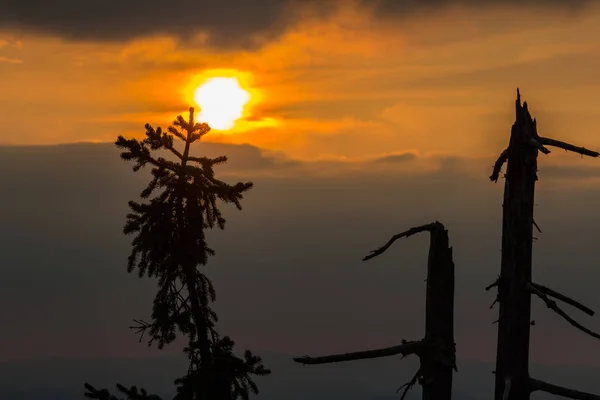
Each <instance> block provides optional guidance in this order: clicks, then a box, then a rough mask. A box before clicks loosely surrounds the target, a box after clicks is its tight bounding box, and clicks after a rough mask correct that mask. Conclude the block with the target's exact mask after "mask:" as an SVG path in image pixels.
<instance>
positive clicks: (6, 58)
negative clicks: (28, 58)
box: [0, 56, 23, 64]
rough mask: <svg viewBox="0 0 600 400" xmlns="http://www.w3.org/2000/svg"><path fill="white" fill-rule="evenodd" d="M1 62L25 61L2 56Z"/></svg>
mask: <svg viewBox="0 0 600 400" xmlns="http://www.w3.org/2000/svg"><path fill="white" fill-rule="evenodd" d="M0 63H7V64H21V63H23V60H19V59H18V58H8V57H2V56H0Z"/></svg>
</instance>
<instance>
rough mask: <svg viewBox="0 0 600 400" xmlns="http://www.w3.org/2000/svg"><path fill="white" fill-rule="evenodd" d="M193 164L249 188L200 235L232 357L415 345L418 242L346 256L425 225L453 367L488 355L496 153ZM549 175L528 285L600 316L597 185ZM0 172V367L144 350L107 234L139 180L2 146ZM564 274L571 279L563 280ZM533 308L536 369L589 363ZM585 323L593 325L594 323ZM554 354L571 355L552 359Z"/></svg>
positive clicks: (109, 164)
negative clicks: (375, 254)
mask: <svg viewBox="0 0 600 400" xmlns="http://www.w3.org/2000/svg"><path fill="white" fill-rule="evenodd" d="M193 151H194V153H195V154H206V155H209V156H214V155H222V154H226V155H228V156H229V158H230V161H229V163H227V164H225V165H222V166H219V167H218V169H217V172H218V174H219V176H221V177H223V179H225V180H227V181H229V182H235V181H237V180H238V179H240V180H244V181H245V180H247V179H249V180H252V181H253V182H255V187H254V188H253V189H252V190H251V191H250V192H248V194H247V195H245V196H244V197H245V198H244V201H243V206H244V209H243V210H242V211H241V212H237V211H235V208H234V207H223V213H224V215H225V217H226V218H227V220H228V226H227V228H226V230H225V231H224V232H211V233H210V234H209V241H210V243H211V246H212V247H213V248H214V249H215V250H216V252H217V255H216V257H215V258H214V259H211V261H210V263H209V264H208V266H207V267H206V268H207V269H206V272H207V274H209V276H210V277H211V278H212V279H213V280H214V283H215V285H216V288H217V291H218V294H219V297H218V301H217V303H216V308H217V311H218V312H219V315H220V317H221V318H220V320H221V321H220V325H219V328H220V329H221V330H222V332H223V333H227V334H231V335H232V336H233V337H234V338H235V339H236V342H238V344H239V345H240V347H242V348H243V347H245V346H249V347H251V348H253V349H257V350H260V349H272V350H276V351H284V352H288V353H292V354H306V353H315V354H316V353H323V352H326V351H327V352H329V351H331V352H338V351H340V352H343V351H348V350H351V349H356V348H357V347H361V346H366V347H369V348H370V347H379V346H382V347H383V346H386V345H390V344H393V343H395V342H396V341H397V340H398V337H399V336H400V337H407V338H413V337H416V338H418V337H421V336H422V334H423V320H422V318H423V311H424V307H425V304H424V292H423V290H424V286H423V285H424V283H423V279H424V277H425V269H424V267H425V265H426V259H427V246H428V242H429V241H428V238H427V236H426V235H421V236H418V237H415V238H411V239H407V241H403V242H398V244H397V247H394V248H393V249H390V251H389V253H388V254H385V255H384V256H382V257H380V258H379V259H377V260H373V262H372V263H371V264H365V263H362V262H361V261H360V260H361V258H362V257H363V256H364V255H365V254H367V253H368V252H369V250H371V249H373V248H375V247H377V246H379V245H381V244H383V243H385V241H387V240H388V239H389V237H390V236H391V235H393V234H395V233H398V232H399V231H402V230H404V229H407V228H410V227H411V226H415V225H418V224H419V225H420V224H423V223H427V222H431V221H434V220H440V221H442V222H443V223H444V224H446V226H447V227H448V228H449V231H450V240H451V242H452V246H453V248H454V255H455V263H456V280H457V291H456V341H457V346H458V347H460V349H461V357H463V358H466V359H468V358H476V359H482V358H486V357H487V358H488V359H491V357H492V356H493V353H494V349H495V347H494V343H495V342H494V340H495V339H494V338H495V325H492V324H491V321H493V320H494V319H495V318H496V317H495V314H494V313H492V312H490V310H489V309H488V306H489V304H490V303H491V301H492V300H493V298H492V297H493V295H491V294H489V293H487V292H485V291H483V290H482V288H483V287H485V286H486V285H487V284H489V283H490V282H491V281H493V279H494V278H495V277H496V274H497V272H498V268H499V261H500V248H499V245H500V237H499V235H500V230H501V212H502V206H501V205H502V184H492V183H490V182H489V179H488V178H487V177H488V175H489V164H491V163H492V162H493V157H490V159H486V160H476V159H475V160H470V159H466V158H464V157H450V156H449V155H439V154H438V155H419V154H416V153H415V156H414V158H413V159H412V160H405V161H398V160H396V161H397V162H390V163H387V164H388V165H387V166H386V165H381V166H380V167H378V168H375V166H374V164H373V163H372V162H371V161H373V160H374V159H376V157H369V158H364V159H362V160H355V159H348V158H346V159H341V158H338V159H333V158H330V159H323V160H320V161H313V162H307V161H304V162H295V161H293V160H290V159H289V158H288V157H285V155H284V154H281V153H273V152H270V151H265V150H262V149H258V148H256V147H253V146H248V145H244V146H241V145H229V144H213V143H205V144H202V146H198V147H197V148H195V149H194V150H193ZM387 156H392V154H388V155H387ZM385 157H386V155H381V156H380V157H379V158H385ZM407 157H408V158H410V156H407ZM448 160H451V162H448ZM572 161H573V164H579V161H580V159H579V158H578V157H576V156H573V157H572ZM547 162H548V161H547V159H544V164H543V165H542V168H540V169H542V172H541V173H540V182H539V183H538V185H537V187H538V191H537V193H536V204H537V207H536V222H537V223H538V224H540V226H541V227H542V230H543V232H544V234H543V235H541V236H540V239H539V240H538V241H536V242H535V244H534V246H535V263H536V266H535V269H536V272H535V275H536V277H537V278H536V279H539V281H540V282H541V283H543V284H547V285H549V286H551V287H554V288H555V289H557V290H560V291H564V292H566V293H569V292H579V293H581V294H582V296H584V297H586V296H587V299H586V298H583V299H582V301H583V302H585V303H590V304H594V303H598V301H600V293H599V292H598V291H597V290H595V286H594V285H595V282H597V280H598V279H597V278H598V277H597V275H596V274H597V273H598V271H597V270H596V269H594V267H593V262H594V260H595V259H596V254H595V252H594V249H595V247H594V246H593V245H594V240H595V236H594V232H595V231H596V226H597V223H598V222H597V221H598V220H600V215H599V214H596V213H597V212H599V211H598V208H597V207H596V205H597V204H598V201H599V199H600V190H599V186H598V185H590V186H588V187H587V188H585V190H582V188H574V189H573V190H563V187H562V182H559V183H560V186H559V185H554V184H553V182H551V181H550V180H549V179H546V178H545V175H542V174H543V171H544V170H545V168H544V166H546V165H547V164H546V163H547ZM383 164H386V163H383ZM427 165H431V166H430V167H429V168H425V167H426V166H427ZM0 170H1V171H10V172H7V173H3V174H0V187H1V188H2V207H0V273H1V274H2V276H3V279H2V280H1V281H0V303H3V304H12V303H11V301H13V300H14V299H15V298H17V297H18V296H21V297H19V298H20V301H18V302H16V303H15V302H14V301H13V303H14V306H11V307H8V308H6V310H5V312H3V313H2V315H0V324H1V325H2V326H3V327H4V328H3V329H1V330H0V342H10V343H12V344H13V345H12V346H11V347H10V348H7V349H6V351H5V352H3V354H2V357H7V358H21V359H22V358H28V357H44V356H73V355H77V356H81V357H85V356H93V355H102V356H106V355H117V354H118V355H120V356H123V357H126V356H129V355H139V354H149V353H147V352H149V351H150V350H147V347H146V346H145V345H143V344H139V343H138V342H137V337H136V336H134V335H133V334H132V333H131V332H130V331H129V330H128V329H127V326H129V325H130V324H131V319H132V318H143V317H145V316H146V315H147V314H148V313H149V312H150V311H151V299H152V294H153V293H154V291H155V288H156V286H155V282H154V281H152V280H148V279H141V280H140V279H138V278H137V277H136V276H135V274H132V275H128V274H127V273H126V272H125V269H126V268H125V264H126V259H127V254H128V251H129V244H130V239H131V238H128V237H125V236H124V235H122V233H121V232H122V227H123V223H124V218H125V214H126V212H127V201H128V200H130V199H134V198H137V196H138V195H139V192H140V191H141V190H142V189H143V187H145V185H146V183H147V179H148V175H147V174H148V171H147V170H143V171H142V172H138V173H133V172H132V171H131V165H130V164H128V163H126V162H123V161H121V160H120V159H119V157H118V150H117V149H116V148H115V147H114V146H113V145H109V144H72V145H61V146H24V147H1V148H0ZM328 171H329V173H328ZM334 171H337V172H336V173H334ZM563 210H569V212H568V213H564V212H562V211H563ZM395 246H396V245H395ZM573 257H576V258H577V262H575V263H574V262H573ZM566 265H569V271H568V273H569V274H573V276H577V277H578V279H564V278H565V274H566V273H567V271H566V270H565V269H564V267H565V266H566ZM332 288H334V290H335V295H332ZM23 293H26V294H27V295H26V296H22V294H23ZM307 293H310V296H307ZM357 293H360V296H357ZM11 299H12V300H11ZM73 299H77V301H73ZM247 299H252V301H247ZM274 299H275V300H276V301H274ZM240 304H243V305H244V307H240ZM534 313H535V319H536V323H537V324H536V325H537V326H543V327H544V328H545V329H544V330H543V332H541V331H540V332H538V333H535V332H533V335H534V340H533V341H532V358H533V359H536V358H538V359H539V358H540V357H541V358H542V359H550V360H554V361H556V362H562V361H563V360H564V359H565V358H569V359H572V360H578V361H586V360H587V361H589V362H594V360H595V359H596V360H597V359H598V357H600V356H599V352H600V348H598V346H591V344H592V343H593V342H592V341H593V340H594V339H587V338H586V337H585V336H581V335H580V333H579V332H577V331H575V330H572V329H571V328H570V327H569V326H568V325H566V324H564V323H563V321H561V320H560V319H557V318H555V316H554V315H552V314H547V313H545V312H544V306H543V305H538V304H537V303H534ZM27 315H35V316H36V318H26V317H24V316H27ZM585 323H586V324H588V323H589V325H590V328H591V329H598V321H597V320H595V319H592V320H591V321H585ZM40 332H42V333H40ZM547 332H553V334H552V335H548V334H547ZM586 340H589V342H588V341H586ZM565 341H569V342H571V343H574V345H573V346H571V347H569V348H568V349H564V346H562V347H561V346H560V344H561V343H564V342H565ZM89 343H94V346H92V347H90V346H89ZM544 346H545V347H544ZM547 348H556V349H557V351H555V352H552V354H549V353H548V352H547V351H546V350H545V349H547ZM561 349H562V350H561ZM590 349H592V350H593V351H591V352H590Z"/></svg>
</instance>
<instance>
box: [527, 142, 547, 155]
mask: <svg viewBox="0 0 600 400" xmlns="http://www.w3.org/2000/svg"><path fill="white" fill-rule="evenodd" d="M529 142H530V143H531V144H532V145H533V147H535V148H536V149H538V150H539V151H541V152H542V153H544V154H550V150H548V149H547V148H545V147H544V145H543V144H542V142H538V141H537V140H536V139H534V138H530V139H529Z"/></svg>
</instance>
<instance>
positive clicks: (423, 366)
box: [294, 221, 456, 400]
mask: <svg viewBox="0 0 600 400" xmlns="http://www.w3.org/2000/svg"><path fill="white" fill-rule="evenodd" d="M419 232H429V233H430V245H429V257H428V261H427V289H426V292H427V294H426V307H425V309H426V311H425V314H426V315H425V337H424V338H423V339H422V340H418V341H412V342H407V341H404V340H403V341H402V344H401V345H399V346H394V347H388V348H385V349H378V350H367V351H358V352H354V353H345V354H334V355H329V356H323V357H309V356H305V357H296V358H294V361H295V362H297V363H301V364H312V365H314V364H328V363H335V362H344V361H354V360H364V359H368V358H379V357H388V356H393V355H398V354H400V355H402V357H405V356H407V355H409V354H414V355H416V356H418V357H419V361H420V366H419V369H418V371H417V373H416V374H415V376H414V377H413V378H412V379H411V380H410V381H409V382H408V383H406V384H405V385H402V386H401V387H400V389H398V391H400V390H402V389H403V392H402V396H401V399H404V397H405V396H406V393H407V392H408V391H409V390H410V388H411V387H413V386H414V385H415V384H416V383H417V382H418V383H419V384H420V385H421V386H422V387H423V400H451V398H452V374H453V370H456V348H455V344H454V261H453V260H452V248H451V247H450V246H449V243H450V242H449V239H448V231H447V230H446V228H445V227H444V225H443V224H441V223H440V222H438V221H436V222H433V223H431V224H427V225H422V226H418V227H414V228H411V229H409V230H407V231H405V232H402V233H399V234H397V235H394V236H393V237H392V239H390V240H389V241H388V242H387V243H386V244H385V245H384V246H383V247H381V248H379V249H377V250H374V251H372V252H371V254H369V255H368V256H367V257H365V258H364V259H363V260H369V259H371V258H373V257H376V256H378V255H380V254H381V253H383V252H384V251H386V250H387V249H388V248H389V247H390V246H391V245H392V244H393V243H394V242H395V241H396V240H398V239H400V238H403V237H408V236H411V235H414V234H416V233H419Z"/></svg>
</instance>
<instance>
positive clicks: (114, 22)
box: [0, 0, 590, 47]
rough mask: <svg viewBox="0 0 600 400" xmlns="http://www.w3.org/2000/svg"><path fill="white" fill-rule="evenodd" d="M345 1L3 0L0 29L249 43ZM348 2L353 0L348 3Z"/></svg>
mask: <svg viewBox="0 0 600 400" xmlns="http://www.w3.org/2000/svg"><path fill="white" fill-rule="evenodd" d="M358 2H359V3H360V4H363V5H366V6H368V7H369V8H372V9H373V11H374V12H375V13H376V14H377V15H380V16H405V15H410V13H409V12H410V11H416V10H426V11H428V10H430V9H431V8H439V7H444V6H448V5H452V4H464V5H472V6H474V7H481V6H483V5H498V4H511V5H515V6H523V5H538V6H547V7H561V8H565V9H572V8H577V7H581V6H583V5H585V4H588V3H589V2H590V1H589V0H570V1H560V0H521V1H517V0H514V1H513V0H509V1H506V0H426V1H416V0H374V1H373V0H359V1H358ZM342 3H343V2H339V3H338V2H337V1H328V0H303V1H298V0H260V1H248V0H220V1H206V0H204V1H200V0H172V1H164V0H126V1H116V0H87V1H79V0H57V1H52V2H50V1H45V2H42V1H39V0H3V1H2V2H0V28H8V29H15V30H17V31H20V32H21V33H23V34H27V33H31V32H35V33H43V34H51V35H56V36H60V37H62V38H65V39H68V40H100V41H118V40H125V39H132V38H135V37H140V36H147V35H154V34H160V33H166V34H173V35H176V36H179V37H186V36H188V35H189V34H190V33H193V32H195V31H202V30H204V31H206V32H208V33H209V34H210V43H211V44H212V45H214V46H235V47H247V46H249V45H252V44H254V43H256V42H255V41H253V36H254V34H259V35H262V37H263V38H272V37H274V36H276V35H277V34H279V33H281V32H282V31H284V30H285V29H286V27H288V26H290V25H293V24H294V23H295V22H296V21H297V20H298V18H299V14H298V13H297V12H296V11H297V10H298V9H299V8H300V7H312V6H316V7H317V10H318V11H319V15H321V16H326V15H328V14H329V12H331V11H332V10H333V9H334V8H335V7H336V6H337V5H339V4H342ZM345 4H347V3H345Z"/></svg>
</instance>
